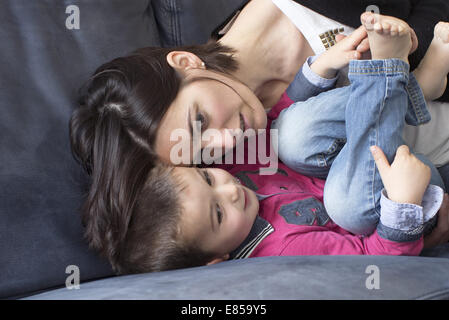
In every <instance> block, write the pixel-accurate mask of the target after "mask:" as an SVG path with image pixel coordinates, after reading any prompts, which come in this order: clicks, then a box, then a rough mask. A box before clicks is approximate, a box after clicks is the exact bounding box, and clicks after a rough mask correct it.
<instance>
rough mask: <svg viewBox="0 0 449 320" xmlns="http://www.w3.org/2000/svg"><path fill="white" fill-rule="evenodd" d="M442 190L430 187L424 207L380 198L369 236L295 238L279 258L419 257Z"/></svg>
mask: <svg viewBox="0 0 449 320" xmlns="http://www.w3.org/2000/svg"><path fill="white" fill-rule="evenodd" d="M442 199H443V191H442V189H441V188H439V187H436V186H429V188H428V189H427V191H426V193H425V195H424V197H423V206H419V205H416V204H402V203H397V202H394V201H391V200H389V199H388V198H387V196H386V192H385V190H383V192H382V198H381V215H380V221H379V224H378V226H377V229H376V231H375V232H374V233H373V234H371V235H369V236H360V235H352V234H350V233H339V232H334V231H315V232H309V233H304V234H299V235H297V236H296V237H295V238H294V239H293V240H291V241H290V242H288V244H287V245H286V246H285V247H284V249H283V251H282V252H281V254H280V255H410V256H412V255H419V254H420V252H421V250H422V248H423V230H424V224H425V223H427V222H428V221H430V220H431V219H435V218H436V213H437V212H438V209H439V208H440V205H441V202H442Z"/></svg>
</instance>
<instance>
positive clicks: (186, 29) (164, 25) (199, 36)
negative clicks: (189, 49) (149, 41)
mask: <svg viewBox="0 0 449 320" xmlns="http://www.w3.org/2000/svg"><path fill="white" fill-rule="evenodd" d="M246 2H248V0H213V1H211V0H153V2H152V3H153V8H154V14H155V17H156V21H157V22H158V27H159V31H160V37H161V43H162V45H163V46H164V47H174V46H181V45H191V44H202V43H205V42H207V40H208V39H209V36H210V33H211V32H212V30H214V29H215V27H217V26H218V25H219V24H221V23H222V22H223V21H224V20H225V19H226V18H227V17H228V16H229V15H230V14H231V13H232V12H233V11H234V10H236V9H238V8H239V7H240V6H241V5H242V4H243V3H246Z"/></svg>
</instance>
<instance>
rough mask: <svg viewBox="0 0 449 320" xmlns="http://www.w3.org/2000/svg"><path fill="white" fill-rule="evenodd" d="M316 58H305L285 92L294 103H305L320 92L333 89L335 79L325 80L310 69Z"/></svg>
mask: <svg viewBox="0 0 449 320" xmlns="http://www.w3.org/2000/svg"><path fill="white" fill-rule="evenodd" d="M317 58H318V56H312V57H309V58H307V60H306V62H305V63H304V65H303V66H302V68H301V69H300V70H299V72H298V73H297V74H296V76H295V79H294V80H293V82H292V83H290V85H289V87H288V88H287V90H286V94H287V96H288V97H289V98H290V99H291V100H293V101H294V102H298V101H306V100H308V99H309V98H311V97H314V96H317V95H319V94H320V93H322V92H325V91H328V90H331V89H334V88H335V84H336V83H337V77H336V76H335V77H334V78H331V79H327V78H324V77H321V76H320V75H318V74H317V73H315V72H314V71H313V70H312V69H311V67H310V66H311V65H312V64H313V63H314V62H315V60H316V59H317Z"/></svg>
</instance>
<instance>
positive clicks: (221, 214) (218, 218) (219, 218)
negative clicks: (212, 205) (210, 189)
mask: <svg viewBox="0 0 449 320" xmlns="http://www.w3.org/2000/svg"><path fill="white" fill-rule="evenodd" d="M222 220H223V213H222V212H221V209H220V207H219V206H218V204H217V221H218V224H221V221H222Z"/></svg>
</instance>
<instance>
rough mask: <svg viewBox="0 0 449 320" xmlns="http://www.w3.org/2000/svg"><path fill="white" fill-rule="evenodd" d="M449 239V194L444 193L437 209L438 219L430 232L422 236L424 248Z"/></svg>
mask: <svg viewBox="0 0 449 320" xmlns="http://www.w3.org/2000/svg"><path fill="white" fill-rule="evenodd" d="M448 241H449V196H448V194H447V193H445V194H444V198H443V203H442V204H441V208H440V210H439V211H438V221H437V226H436V227H435V229H433V230H432V233H431V234H429V235H427V236H426V237H424V248H430V247H434V246H437V245H440V244H443V243H447V242H448Z"/></svg>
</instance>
